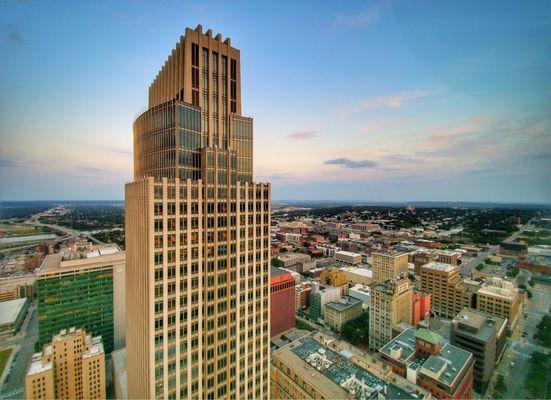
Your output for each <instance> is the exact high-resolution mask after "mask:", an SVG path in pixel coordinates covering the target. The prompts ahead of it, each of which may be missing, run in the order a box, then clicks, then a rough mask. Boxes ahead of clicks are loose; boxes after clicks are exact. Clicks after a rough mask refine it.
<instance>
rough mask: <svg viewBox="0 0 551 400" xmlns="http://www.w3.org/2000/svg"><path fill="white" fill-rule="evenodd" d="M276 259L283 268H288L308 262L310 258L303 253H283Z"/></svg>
mask: <svg viewBox="0 0 551 400" xmlns="http://www.w3.org/2000/svg"><path fill="white" fill-rule="evenodd" d="M277 259H278V260H280V261H281V262H283V267H284V268H288V267H290V266H292V265H295V264H298V263H305V262H308V261H310V260H311V257H310V256H309V255H308V254H304V253H283V254H280V255H279V256H278V257H277Z"/></svg>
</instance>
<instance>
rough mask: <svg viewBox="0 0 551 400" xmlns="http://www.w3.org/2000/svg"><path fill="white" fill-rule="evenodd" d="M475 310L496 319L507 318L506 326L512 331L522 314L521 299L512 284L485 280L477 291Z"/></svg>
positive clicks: (495, 279) (502, 280) (496, 279)
mask: <svg viewBox="0 0 551 400" xmlns="http://www.w3.org/2000/svg"><path fill="white" fill-rule="evenodd" d="M476 308H477V310H479V311H482V312H485V313H488V314H491V315H495V316H497V317H501V318H507V326H508V328H509V329H512V328H514V327H515V325H516V324H517V322H518V319H519V317H520V315H521V313H522V298H521V295H520V293H519V290H518V288H516V287H515V286H514V285H513V283H511V282H509V281H506V280H504V279H501V278H495V277H494V278H490V279H487V280H486V281H485V282H484V283H483V284H482V286H481V287H480V289H478V292H477V297H476Z"/></svg>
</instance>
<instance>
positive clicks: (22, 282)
mask: <svg viewBox="0 0 551 400" xmlns="http://www.w3.org/2000/svg"><path fill="white" fill-rule="evenodd" d="M35 293H36V275H34V274H32V275H22V276H21V275H19V276H8V277H4V278H0V302H2V301H7V300H15V299H21V298H23V297H26V298H28V299H30V300H32V299H33V298H34V296H35Z"/></svg>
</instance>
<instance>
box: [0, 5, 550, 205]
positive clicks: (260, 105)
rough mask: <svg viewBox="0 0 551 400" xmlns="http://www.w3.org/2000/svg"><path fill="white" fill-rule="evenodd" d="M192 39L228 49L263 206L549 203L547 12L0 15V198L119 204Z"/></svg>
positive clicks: (467, 8) (42, 9)
mask: <svg viewBox="0 0 551 400" xmlns="http://www.w3.org/2000/svg"><path fill="white" fill-rule="evenodd" d="M199 23H200V24H202V25H203V30H204V31H206V30H207V29H209V28H210V29H212V31H213V33H214V34H216V33H218V32H220V33H221V34H222V36H223V37H224V38H225V37H227V36H229V37H231V40H232V45H233V46H234V47H237V48H238V49H240V50H241V74H242V75H241V81H242V103H243V115H246V116H251V117H253V118H254V152H255V153H254V174H255V180H257V181H269V182H271V183H272V197H273V199H274V200H332V201H335V200H337V201H338V200H356V201H361V200H364V201H405V202H407V201H422V200H432V201H487V202H519V203H545V204H551V185H550V179H549V175H550V171H551V168H550V167H551V130H550V128H551V112H550V107H551V74H550V72H551V68H550V67H551V54H550V51H551V47H550V45H549V44H550V43H551V41H550V39H551V3H550V2H549V1H528V2H519V1H504V0H500V1H490V0H487V1H461V2H457V1H442V0H437V1H428V0H423V1H415V0H402V1H400V0H395V1H381V0H378V1H347V2H345V1H306V0H304V1H277V2H276V1H231V2H229V1H220V2H214V1H212V2H211V1H169V0H165V1H105V2H101V1H86V2H84V1H82V2H74V1H66V2H64V1H47V2H45V1H38V0H34V1H33V0H27V1H15V0H0V60H1V67H0V200H65V199H67V200H100V199H103V200H109V199H117V200H118V199H123V198H124V184H125V183H126V182H129V181H131V180H132V122H133V119H134V117H135V116H136V115H137V114H138V113H139V112H141V111H143V110H144V108H145V106H146V104H147V89H148V87H149V84H150V83H151V81H152V80H153V78H154V77H155V75H156V73H157V71H158V70H159V68H160V67H161V65H162V64H163V63H164V61H165V59H166V58H167V56H168V54H169V53H170V51H171V50H172V49H173V48H174V47H175V44H176V42H177V41H178V39H179V37H180V35H181V34H183V32H184V29H185V28H186V27H191V28H195V27H196V26H197V24H199Z"/></svg>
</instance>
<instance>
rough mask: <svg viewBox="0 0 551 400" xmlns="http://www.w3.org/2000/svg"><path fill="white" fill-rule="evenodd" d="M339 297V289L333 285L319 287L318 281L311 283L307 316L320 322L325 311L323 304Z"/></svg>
mask: <svg viewBox="0 0 551 400" xmlns="http://www.w3.org/2000/svg"><path fill="white" fill-rule="evenodd" d="M340 297H341V289H340V288H337V287H333V286H329V287H325V288H323V287H320V286H319V283H318V282H313V283H312V290H311V292H310V310H309V311H310V313H309V316H310V318H311V319H313V320H314V321H316V322H321V319H323V315H324V312H325V305H326V304H327V303H328V302H330V301H333V300H337V299H339V298H340Z"/></svg>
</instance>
